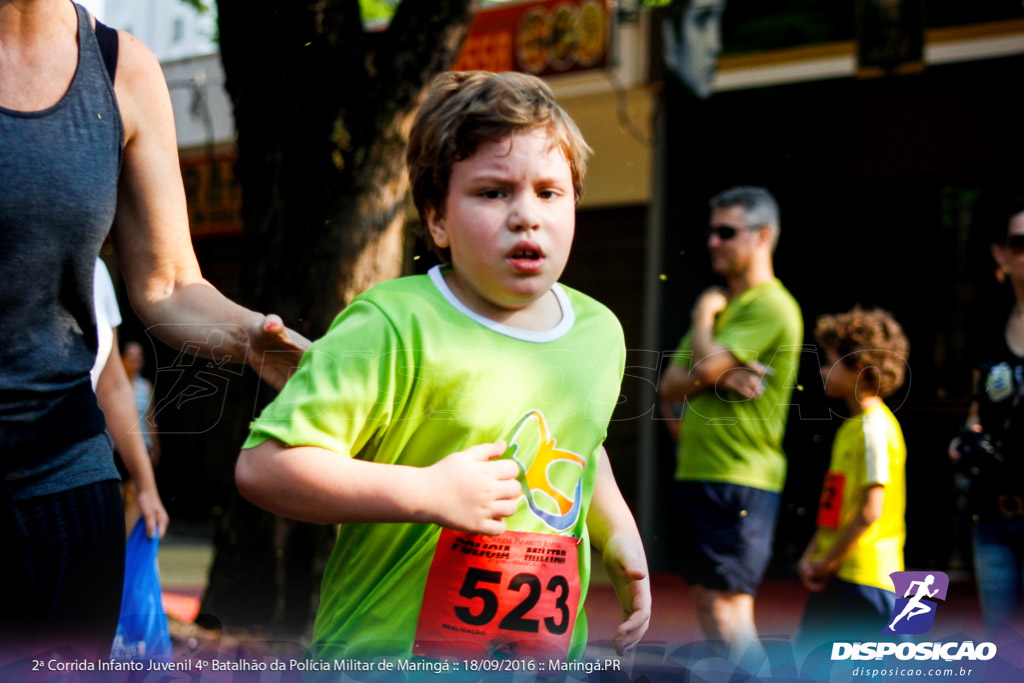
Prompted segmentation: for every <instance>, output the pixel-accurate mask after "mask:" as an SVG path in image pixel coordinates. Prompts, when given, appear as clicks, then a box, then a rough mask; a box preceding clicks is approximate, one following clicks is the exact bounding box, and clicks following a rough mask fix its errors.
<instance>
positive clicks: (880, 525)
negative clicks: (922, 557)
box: [799, 308, 910, 652]
mask: <svg viewBox="0 0 1024 683" xmlns="http://www.w3.org/2000/svg"><path fill="white" fill-rule="evenodd" d="M814 336H815V338H816V339H817V341H818V344H820V346H821V348H822V349H823V350H824V352H825V364H824V365H823V366H822V368H821V376H822V379H823V380H824V381H825V395H826V396H828V397H829V398H838V399H842V400H843V401H844V402H845V403H846V407H847V409H848V410H849V414H848V416H847V418H846V419H845V420H844V421H843V423H842V425H840V427H839V430H838V431H837V432H836V437H835V441H834V442H833V444H832V459H831V461H830V463H829V467H828V472H827V473H826V475H825V483H824V486H823V487H822V492H821V502H820V504H819V505H818V518H817V524H818V528H817V530H816V531H815V533H814V536H813V537H812V538H811V542H810V543H808V545H807V549H806V550H805V551H804V554H803V557H801V558H800V564H799V571H800V580H801V581H802V582H803V584H804V587H806V588H807V590H808V591H810V593H811V595H810V597H809V598H808V600H807V606H806V607H805V609H804V616H803V620H802V622H801V624H800V637H799V642H800V647H801V649H802V650H803V651H804V652H806V651H809V650H810V649H811V648H812V647H814V646H816V645H819V644H821V643H825V642H833V641H837V640H839V641H842V640H858V639H861V638H863V637H864V636H865V634H868V633H878V632H879V631H881V630H882V629H883V628H885V625H886V624H887V623H888V620H889V619H890V618H891V615H892V610H893V607H894V606H895V605H896V594H895V593H894V587H893V581H892V579H891V578H890V574H892V573H893V572H901V571H903V546H904V544H905V543H906V538H907V525H906V521H905V520H904V515H905V512H906V507H907V484H906V463H907V447H906V444H905V443H904V441H903V431H902V430H901V429H900V425H899V422H897V421H896V417H895V416H894V415H893V414H892V411H891V410H889V408H888V406H886V405H885V401H883V400H882V399H883V398H885V397H887V396H890V395H891V394H892V393H893V392H894V391H896V390H897V389H899V388H900V386H901V385H902V384H903V380H904V377H905V376H906V369H907V356H908V354H909V353H910V342H909V341H908V340H907V337H906V335H905V334H904V333H903V328H902V327H900V324H899V323H897V322H896V320H895V319H894V318H893V317H892V315H891V314H890V313H888V312H887V311H883V310H880V309H873V310H864V309H861V308H854V309H853V310H851V311H847V312H846V313H839V314H837V315H824V316H821V317H820V318H818V324H817V328H816V329H815V332H814Z"/></svg>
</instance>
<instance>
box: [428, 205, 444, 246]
mask: <svg viewBox="0 0 1024 683" xmlns="http://www.w3.org/2000/svg"><path fill="white" fill-rule="evenodd" d="M425 213H426V214H427V228H429V230H430V236H431V237H432V238H433V239H434V244H436V245H437V247H438V248H439V249H445V248H447V247H448V246H449V241H448V231H447V230H445V227H444V219H443V218H442V217H441V214H440V212H439V211H438V210H437V209H436V208H435V207H434V206H433V205H427V207H426V208H425Z"/></svg>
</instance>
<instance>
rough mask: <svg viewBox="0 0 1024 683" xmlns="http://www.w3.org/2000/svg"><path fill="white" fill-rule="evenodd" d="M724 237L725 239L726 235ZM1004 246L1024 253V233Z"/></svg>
mask: <svg viewBox="0 0 1024 683" xmlns="http://www.w3.org/2000/svg"><path fill="white" fill-rule="evenodd" d="M722 239H725V238H724V237H723V238H722ZM1003 246H1004V247H1006V248H1007V249H1009V250H1010V251H1012V252H1013V253H1015V254H1024V233H1015V234H1013V235H1007V237H1006V241H1005V242H1004V243H1003Z"/></svg>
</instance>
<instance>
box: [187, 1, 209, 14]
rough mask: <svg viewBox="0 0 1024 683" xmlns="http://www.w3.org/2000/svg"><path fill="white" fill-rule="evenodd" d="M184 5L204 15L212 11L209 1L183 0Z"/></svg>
mask: <svg viewBox="0 0 1024 683" xmlns="http://www.w3.org/2000/svg"><path fill="white" fill-rule="evenodd" d="M181 1H182V2H183V3H185V4H186V5H188V6H189V7H191V8H192V9H194V10H195V11H197V12H199V13H200V14H203V13H205V12H209V11H210V3H209V1H208V0H181Z"/></svg>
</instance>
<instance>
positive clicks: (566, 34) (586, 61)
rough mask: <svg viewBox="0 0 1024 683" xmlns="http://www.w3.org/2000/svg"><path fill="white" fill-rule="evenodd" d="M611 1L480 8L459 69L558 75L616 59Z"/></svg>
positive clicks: (551, 0)
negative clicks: (612, 53)
mask: <svg viewBox="0 0 1024 683" xmlns="http://www.w3.org/2000/svg"><path fill="white" fill-rule="evenodd" d="M611 19H612V15H611V12H610V11H609V7H608V3H607V2H606V1H605V0H540V1H538V2H526V3H518V4H515V5H512V6H501V7H492V8H488V9H484V10H481V11H480V12H479V13H477V15H476V18H475V19H474V20H473V23H472V25H471V26H470V29H469V35H468V36H467V37H466V41H465V42H464V43H463V46H462V52H461V53H460V54H459V58H458V60H457V61H456V62H455V66H454V67H453V69H455V70H456V71H472V70H476V69H482V70H487V71H521V72H524V73H528V74H533V75H534V76H554V75H558V74H566V73H574V72H579V71H587V70H592V69H604V68H606V67H608V66H609V64H610V57H609V48H610V45H611V35H612V31H611Z"/></svg>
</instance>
